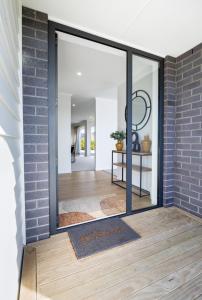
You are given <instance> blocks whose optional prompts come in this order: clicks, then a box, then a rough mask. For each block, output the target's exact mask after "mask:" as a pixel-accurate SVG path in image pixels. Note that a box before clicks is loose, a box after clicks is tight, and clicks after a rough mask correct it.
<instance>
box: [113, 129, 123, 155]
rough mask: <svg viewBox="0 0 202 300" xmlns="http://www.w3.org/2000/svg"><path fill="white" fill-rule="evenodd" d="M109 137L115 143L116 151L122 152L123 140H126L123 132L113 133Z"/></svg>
mask: <svg viewBox="0 0 202 300" xmlns="http://www.w3.org/2000/svg"><path fill="white" fill-rule="evenodd" d="M110 137H111V138H112V139H114V140H116V141H117V143H116V150H117V151H122V150H123V140H124V139H125V138H126V134H125V132H124V131H115V132H112V133H111V134H110Z"/></svg>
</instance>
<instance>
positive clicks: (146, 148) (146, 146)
mask: <svg viewBox="0 0 202 300" xmlns="http://www.w3.org/2000/svg"><path fill="white" fill-rule="evenodd" d="M141 150H142V152H144V153H150V150H151V140H150V139H149V136H148V135H145V136H144V140H143V141H142V142H141Z"/></svg>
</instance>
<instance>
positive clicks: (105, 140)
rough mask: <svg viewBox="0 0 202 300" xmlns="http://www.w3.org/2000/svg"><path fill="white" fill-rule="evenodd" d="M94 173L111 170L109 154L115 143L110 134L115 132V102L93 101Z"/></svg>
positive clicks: (102, 99) (111, 100) (109, 100)
mask: <svg viewBox="0 0 202 300" xmlns="http://www.w3.org/2000/svg"><path fill="white" fill-rule="evenodd" d="M95 103H96V105H95V111H96V122H95V124H96V125H95V132H96V168H95V169H96V171H99V170H110V169H111V153H112V149H114V145H115V141H114V140H113V139H111V138H110V134H111V133H112V132H113V131H116V130H117V100H116V99H107V98H96V99H95Z"/></svg>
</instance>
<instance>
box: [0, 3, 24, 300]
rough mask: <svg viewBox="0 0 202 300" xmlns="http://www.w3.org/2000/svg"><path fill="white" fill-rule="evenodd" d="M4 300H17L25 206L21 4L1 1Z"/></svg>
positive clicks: (0, 256)
mask: <svg viewBox="0 0 202 300" xmlns="http://www.w3.org/2000/svg"><path fill="white" fill-rule="evenodd" d="M0 33H1V39H0V49H1V51H0V166H1V167H0V184H1V202H0V203H1V204H0V236H1V247H0V266H1V268H0V299H6V300H14V299H17V294H18V285H19V278H20V268H21V259H22V252H23V245H24V244H25V202H24V167H23V165H24V163H23V118H22V82H21V78H22V74H21V68H22V51H21V36H22V35H21V2H20V1H17V0H13V1H7V0H2V1H0Z"/></svg>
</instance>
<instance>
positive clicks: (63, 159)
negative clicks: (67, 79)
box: [58, 94, 71, 174]
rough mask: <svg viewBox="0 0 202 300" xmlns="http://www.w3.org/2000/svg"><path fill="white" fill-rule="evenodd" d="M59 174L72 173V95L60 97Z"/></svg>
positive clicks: (61, 95) (60, 95)
mask: <svg viewBox="0 0 202 300" xmlns="http://www.w3.org/2000/svg"><path fill="white" fill-rule="evenodd" d="M58 173H59V174H65V173H71V95H70V94H59V96H58Z"/></svg>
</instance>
